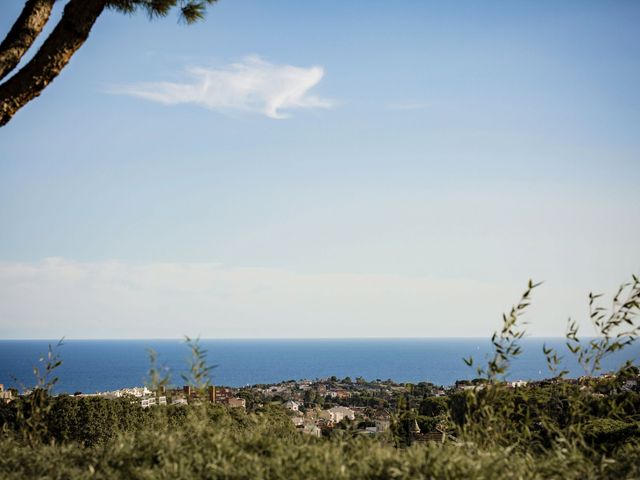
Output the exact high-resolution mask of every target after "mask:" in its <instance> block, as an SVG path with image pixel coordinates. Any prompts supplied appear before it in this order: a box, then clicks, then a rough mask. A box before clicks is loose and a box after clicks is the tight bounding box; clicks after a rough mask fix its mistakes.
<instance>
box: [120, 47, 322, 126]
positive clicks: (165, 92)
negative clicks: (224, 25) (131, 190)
mask: <svg viewBox="0 0 640 480" xmlns="http://www.w3.org/2000/svg"><path fill="white" fill-rule="evenodd" d="M186 75H187V77H188V78H187V79H185V80H184V81H182V82H145V83H136V84H131V85H121V86H114V87H112V88H111V89H110V90H109V91H110V92H111V93H115V94H123V95H132V96H135V97H139V98H144V99H146V100H151V101H154V102H159V103H162V104H165V105H178V104H185V103H187V104H194V105H199V106H201V107H205V108H209V109H211V110H219V111H233V110H236V111H237V110H240V111H246V112H254V113H260V114H264V115H266V116H268V117H270V118H277V119H281V118H287V117H289V116H290V115H289V114H288V113H286V111H287V110H293V109H300V108H306V109H311V108H331V107H332V106H333V105H334V102H332V101H331V100H328V99H325V98H321V97H318V96H316V95H312V94H309V90H311V89H312V88H313V87H314V86H316V85H317V84H318V83H319V82H320V80H322V77H323V76H324V69H323V68H322V67H320V66H311V67H308V68H305V67H296V66H293V65H275V64H272V63H269V62H267V61H265V60H263V59H261V58H260V57H258V56H248V57H245V58H244V59H243V60H242V61H240V62H238V63H233V64H230V65H225V66H221V67H191V68H189V69H187V71H186Z"/></svg>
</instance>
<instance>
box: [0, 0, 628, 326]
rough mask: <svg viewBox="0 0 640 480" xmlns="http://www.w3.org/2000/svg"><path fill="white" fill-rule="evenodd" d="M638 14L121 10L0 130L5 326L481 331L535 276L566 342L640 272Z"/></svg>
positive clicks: (541, 308) (470, 8)
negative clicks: (156, 16) (605, 296)
mask: <svg viewBox="0 0 640 480" xmlns="http://www.w3.org/2000/svg"><path fill="white" fill-rule="evenodd" d="M57 8H58V10H57V15H58V16H59V11H60V10H61V5H59V6H58V7H57ZM19 9H20V2H4V3H3V4H2V5H1V6H0V31H1V32H6V31H7V29H8V28H9V25H10V22H11V20H12V19H13V18H15V16H16V15H17V12H18V11H19ZM638 24H640V5H638V4H637V2H615V3H609V2H588V1H579V2H578V1H575V2H570V1H568V2H545V1H542V2H457V3H456V4H455V5H454V4H450V3H449V2H418V1H416V2H410V1H406V2H388V1H387V2H382V1H371V2H356V1H353V2H344V1H335V2H332V1H327V2H294V1H273V2H258V1H248V0H247V1H243V0H233V1H231V0H226V1H225V0H222V1H220V3H219V4H217V5H215V6H214V7H213V8H211V10H210V12H209V14H208V17H207V20H206V21H205V22H202V23H200V24H197V25H194V26H185V25H181V24H178V23H177V18H176V16H175V15H173V16H170V17H169V18H166V19H161V20H156V21H152V22H149V21H148V19H147V18H146V16H145V15H144V14H137V15H134V16H124V15H121V14H117V13H115V12H107V13H106V14H104V15H103V17H101V18H100V19H99V21H98V23H97V24H96V26H95V28H94V30H93V32H92V34H91V37H90V38H89V40H88V42H87V43H86V44H85V45H84V46H83V47H82V49H81V50H80V51H79V52H78V53H77V54H76V56H75V57H74V58H73V60H72V62H71V64H70V65H69V66H68V67H67V68H66V69H65V70H64V71H63V73H62V74H61V75H60V77H59V78H58V79H56V80H55V81H54V83H53V84H52V85H51V86H50V87H49V88H47V89H46V90H45V92H44V93H43V94H42V96H41V97H40V98H39V99H37V100H36V101H34V102H32V103H30V104H29V105H28V106H27V107H25V108H24V109H23V110H21V111H20V112H19V113H18V114H17V115H16V116H15V118H14V119H13V120H12V122H11V123H10V124H9V125H8V126H6V127H4V128H2V129H0V286H1V287H0V335H1V336H3V337H5V338H51V337H59V336H62V335H67V336H68V337H72V338H88V337H108V338H120V337H125V338H126V337H178V336H180V335H182V334H184V333H186V334H190V335H197V334H201V335H203V336H205V337H341V336H468V335H471V336H483V335H488V334H490V333H491V332H492V330H493V329H494V328H496V326H497V322H498V320H499V314H500V313H501V311H502V310H504V309H506V308H508V307H509V306H510V304H511V303H512V302H515V301H516V300H517V295H518V293H519V291H520V290H521V289H522V287H523V286H524V285H525V283H526V281H527V280H528V279H529V278H530V277H533V278H535V279H539V280H545V281H546V283H545V285H544V287H542V289H541V290H540V292H539V297H538V299H537V302H536V304H534V308H533V310H532V312H531V319H530V320H531V322H532V325H531V327H530V329H531V332H532V333H533V334H536V335H562V334H563V332H564V321H565V319H566V317H568V316H569V315H572V316H576V317H578V318H582V317H584V316H585V315H584V314H585V311H586V310H585V304H586V303H585V301H584V300H585V298H586V293H587V292H588V290H589V289H595V290H598V291H600V290H604V291H611V290H613V289H614V288H615V287H616V286H617V285H618V284H619V283H621V282H622V281H624V280H625V279H627V278H628V277H629V276H630V274H631V273H633V272H636V273H638V272H639V271H640V248H639V247H638V245H640V222H639V221H638V218H639V217H638V204H639V203H640V191H639V189H638V184H639V181H638V178H640V161H639V160H640V108H639V107H640V89H638V88H637V85H639V84H640V38H639V37H640V30H639V29H638V27H637V26H638ZM189 72H196V73H195V74H193V73H192V74H190V73H189ZM206 82H209V83H208V84H207V85H208V87H206V88H205V87H203V85H204V84H205V83H206ZM239 85H241V86H242V88H244V89H245V90H242V89H241V87H240V86H239ZM247 85H249V86H248V87H247ZM203 88H204V93H203ZM239 88H240V89H241V90H238V89H239ZM246 89H248V90H246ZM238 91H241V92H243V93H242V95H241V94H238ZM150 98H151V99H150ZM283 98H285V100H283ZM185 99H187V100H185ZM273 105H276V107H275V109H274V108H273ZM283 116H286V117H287V118H274V117H283Z"/></svg>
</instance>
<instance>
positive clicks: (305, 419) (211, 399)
mask: <svg viewBox="0 0 640 480" xmlns="http://www.w3.org/2000/svg"><path fill="white" fill-rule="evenodd" d="M612 377H613V374H603V375H601V376H599V377H596V378H595V380H596V381H606V380H609V379H611V378H612ZM593 380H594V378H592V377H581V378H578V379H566V378H555V379H548V380H542V381H533V382H528V381H525V380H515V381H509V382H505V384H506V386H507V387H508V388H511V389H517V388H525V387H537V386H540V387H544V386H547V385H549V384H552V383H557V382H567V383H570V384H584V385H586V384H587V383H588V382H589V381H593ZM485 385H486V380H483V379H475V380H459V381H457V382H456V383H455V385H452V386H447V387H445V386H438V385H434V384H432V383H429V382H419V383H397V382H394V381H393V380H390V379H388V380H381V379H376V380H373V381H368V380H365V379H364V378H362V377H356V378H355V379H352V378H350V377H346V378H342V379H338V378H337V377H335V376H334V377H329V378H325V379H315V380H304V379H303V380H288V381H283V382H280V383H276V384H256V385H251V386H244V387H239V388H234V387H225V386H212V385H210V386H206V387H204V388H202V389H196V388H193V387H191V386H183V387H182V388H174V387H160V388H158V389H157V390H155V391H154V390H150V389H149V388H147V387H131V388H122V389H119V390H114V391H108V392H99V393H82V392H76V393H75V394H74V395H73V396H75V397H101V398H107V399H116V398H130V399H131V400H132V401H134V402H138V403H139V404H140V406H141V407H142V408H151V407H155V406H159V405H188V404H198V403H212V404H218V405H222V406H226V407H228V408H241V409H245V410H248V411H255V410H258V409H260V408H263V407H265V406H266V405H278V406H281V407H282V408H284V409H285V410H286V411H287V413H288V415H289V417H290V418H291V421H292V422H293V424H294V426H295V427H296V429H298V430H299V431H300V432H302V433H305V434H308V435H312V436H316V437H321V436H323V435H324V436H327V435H330V434H331V432H332V431H334V430H336V429H344V430H350V431H352V432H353V433H359V434H363V435H379V434H384V433H385V432H387V431H388V430H389V428H390V426H391V420H392V415H393V414H394V413H398V412H400V411H403V410H404V411H406V410H412V409H413V410H415V411H421V410H423V409H424V402H425V400H426V399H431V401H433V399H434V398H438V397H449V396H451V395H454V394H456V393H458V392H462V391H465V390H480V389H483V388H484V387H485ZM621 385H622V386H621V390H623V391H639V389H640V388H639V387H640V374H636V375H635V376H632V377H630V378H627V379H625V380H624V381H623V382H622V384H621ZM585 388H586V387H585ZM26 393H29V392H24V393H23V394H26ZM594 395H598V393H597V392H595V391H594ZM17 397H18V392H17V391H16V390H15V389H4V386H3V385H2V384H0V402H5V403H8V402H11V401H12V400H14V399H15V398H17ZM445 399H446V398H443V399H442V400H445ZM444 430H445V429H444V428H440V427H439V426H438V425H435V426H434V427H433V428H431V429H430V430H429V431H421V429H420V427H419V426H418V422H415V425H414V426H413V429H412V435H413V437H414V440H417V441H420V440H423V441H426V440H441V439H444V437H445V431H444Z"/></svg>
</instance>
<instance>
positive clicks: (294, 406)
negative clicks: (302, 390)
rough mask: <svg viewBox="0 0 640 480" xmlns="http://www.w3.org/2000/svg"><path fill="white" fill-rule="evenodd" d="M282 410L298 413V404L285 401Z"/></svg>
mask: <svg viewBox="0 0 640 480" xmlns="http://www.w3.org/2000/svg"><path fill="white" fill-rule="evenodd" d="M284 408H286V409H288V410H291V411H293V412H298V411H299V410H300V404H299V403H298V402H294V401H293V400H287V401H286V402H285V403H284Z"/></svg>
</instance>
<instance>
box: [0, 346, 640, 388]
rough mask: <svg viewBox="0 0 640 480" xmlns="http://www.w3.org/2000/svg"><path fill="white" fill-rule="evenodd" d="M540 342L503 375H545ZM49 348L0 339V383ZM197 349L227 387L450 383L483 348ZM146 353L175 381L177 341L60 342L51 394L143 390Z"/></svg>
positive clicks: (24, 376) (469, 374) (25, 370)
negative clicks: (333, 379)
mask: <svg viewBox="0 0 640 480" xmlns="http://www.w3.org/2000/svg"><path fill="white" fill-rule="evenodd" d="M543 342H546V343H547V345H553V346H556V347H559V348H560V349H561V350H560V351H561V352H565V351H566V349H563V348H562V347H563V345H564V341H563V339H538V338H530V339H526V340H524V342H523V350H524V352H523V354H522V356H521V357H520V358H519V359H518V360H517V361H516V362H515V364H514V365H513V368H512V372H511V374H510V375H509V378H512V379H529V380H530V379H542V378H546V377H549V376H550V375H549V374H548V371H547V370H546V363H545V360H544V356H543V355H542V344H543ZM49 343H53V344H55V343H56V342H55V341H52V342H50V341H46V340H0V383H4V384H5V385H6V386H16V382H15V381H14V380H13V378H14V377H15V378H17V379H18V382H21V383H22V384H24V385H26V386H30V385H33V382H34V377H33V371H32V367H33V365H35V364H36V363H37V361H38V358H39V356H40V355H41V354H44V353H46V351H47V346H48V344H49ZM201 344H202V345H203V346H204V347H205V348H207V350H208V352H209V359H210V363H211V364H215V365H218V367H217V368H215V369H214V370H213V380H214V382H215V383H216V384H217V385H229V386H242V385H247V384H255V383H276V382H279V381H281V380H288V379H302V378H308V379H314V378H324V377H328V376H331V375H336V376H337V377H339V378H343V377H346V376H351V377H352V378H355V377H357V376H362V377H364V378H366V379H368V380H372V379H377V378H379V379H383V380H384V379H387V378H391V379H393V380H396V381H399V382H418V381H422V380H426V381H430V382H433V383H435V384H438V385H451V384H453V383H454V382H455V381H456V380H458V379H469V378H473V377H474V376H475V375H474V370H472V369H470V368H469V367H467V366H466V365H465V364H464V362H463V361H462V357H463V356H469V355H473V356H474V358H475V359H476V361H478V360H482V359H483V356H484V354H486V353H487V352H488V351H489V347H490V345H489V342H488V341H486V340H484V339H362V340H354V339H345V340H333V339H332V340H202V341H201ZM147 348H153V349H154V350H156V352H158V354H159V363H161V364H165V365H166V366H167V367H169V368H170V369H171V371H172V373H173V374H172V379H173V381H174V383H175V384H177V385H179V384H181V383H182V381H181V379H180V373H181V372H182V371H184V370H185V368H186V361H187V358H188V357H189V351H188V349H187V347H186V346H185V344H184V342H183V341H180V340H68V341H66V342H65V344H64V345H63V346H62V347H60V349H59V352H60V355H61V357H62V360H63V362H64V363H63V365H62V366H61V367H60V368H59V370H58V374H59V377H60V383H59V384H58V388H57V391H58V392H71V393H72V392H75V391H81V392H85V393H91V392H96V391H105V390H114V389H118V388H122V387H130V386H139V385H143V384H144V379H145V376H146V372H147V370H148V368H149V361H148V357H147V353H146V349H147ZM569 356H570V355H569V354H568V353H567V355H566V357H569ZM638 357H640V345H634V346H633V347H632V348H630V349H629V350H628V351H626V352H623V353H621V354H619V355H617V356H616V357H612V358H610V359H609V360H608V361H607V362H606V363H605V368H606V369H608V370H611V369H614V368H616V367H618V366H619V365H620V364H621V363H622V362H623V361H624V360H626V359H631V358H638ZM567 367H568V368H569V369H570V370H571V372H572V375H573V376H578V375H580V374H582V371H581V370H580V369H579V368H578V367H577V365H575V363H568V365H567Z"/></svg>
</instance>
